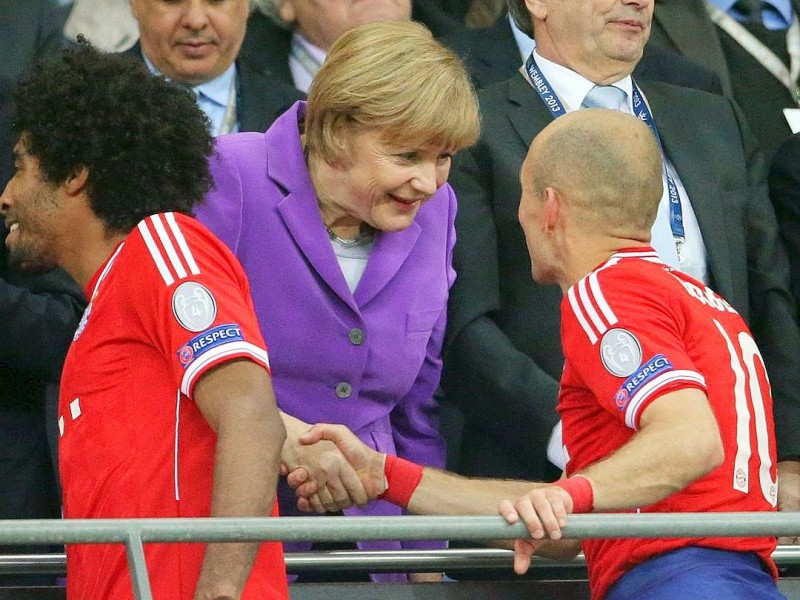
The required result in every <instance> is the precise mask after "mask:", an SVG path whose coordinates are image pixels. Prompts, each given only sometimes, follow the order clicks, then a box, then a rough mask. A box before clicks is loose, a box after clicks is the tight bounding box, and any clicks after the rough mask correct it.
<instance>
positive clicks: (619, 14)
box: [442, 0, 800, 498]
mask: <svg viewBox="0 0 800 600" xmlns="http://www.w3.org/2000/svg"><path fill="white" fill-rule="evenodd" d="M528 4H529V5H530V6H531V10H532V13H528V11H527V9H526V7H525V2H524V1H523V0H512V1H511V2H510V6H511V7H512V9H514V11H513V14H514V15H515V18H516V19H517V22H518V23H520V24H521V25H522V26H521V29H523V30H526V29H527V30H530V27H528V26H527V24H530V23H531V19H532V23H533V29H534V30H535V38H536V40H537V57H536V60H537V61H539V73H540V74H544V75H545V77H546V79H547V80H548V81H549V83H546V82H545V84H544V89H541V88H540V90H539V91H540V92H541V93H542V94H543V97H541V98H540V96H539V93H537V90H536V89H535V88H534V86H532V84H531V83H530V82H529V81H528V80H527V79H526V78H525V77H523V76H522V75H521V74H517V75H516V76H514V77H512V78H511V79H509V80H507V81H506V82H503V83H501V84H498V85H496V86H492V87H490V88H488V89H486V90H484V91H483V92H482V94H481V108H482V114H483V133H482V136H481V139H480V140H479V142H478V144H477V145H476V146H475V147H474V148H472V149H471V150H469V151H467V152H466V153H464V154H462V155H460V156H459V157H457V158H458V160H457V164H456V165H455V167H454V170H453V173H452V175H451V183H452V184H453V187H454V188H455V190H456V194H457V196H458V199H459V213H458V217H457V221H456V228H457V232H458V242H457V244H456V248H455V256H454V264H455V266H456V269H457V272H458V278H457V280H456V283H455V286H454V287H453V290H452V293H451V301H450V312H449V324H448V336H447V341H446V346H445V355H444V374H443V381H442V385H443V387H444V391H445V394H446V395H447V397H448V399H449V400H451V401H453V402H454V403H455V404H456V405H457V406H459V407H460V408H461V409H462V410H463V411H464V413H465V414H466V418H467V431H466V434H465V438H464V440H463V442H462V449H463V452H464V455H463V456H462V459H463V462H462V465H461V470H462V471H463V472H465V473H467V474H469V475H491V476H495V477H514V478H530V479H543V478H547V477H548V476H549V477H554V476H555V475H556V469H555V468H553V467H552V466H551V464H550V462H548V459H547V448H548V443H549V442H550V441H551V439H552V441H553V443H552V444H551V445H550V446H551V447H550V449H551V451H552V452H551V455H552V457H553V459H554V460H555V462H559V461H558V458H559V457H558V456H557V455H558V450H559V449H560V444H559V443H558V441H557V440H558V436H557V435H555V432H554V427H555V425H556V423H557V416H556V412H555V405H556V396H557V393H558V379H559V377H560V374H561V370H562V366H563V356H562V351H561V346H560V341H559V310H560V304H561V301H562V296H561V293H560V290H559V289H558V288H556V287H549V286H541V285H537V284H535V283H534V282H533V281H531V276H530V270H531V265H530V260H529V258H528V254H527V251H526V248H525V241H524V237H523V232H522V230H521V228H520V227H519V224H518V222H517V209H518V202H519V197H520V188H519V170H520V166H521V163H522V160H523V158H524V156H525V153H526V151H527V148H528V146H529V144H530V142H531V140H532V139H533V138H534V136H535V135H536V134H537V133H538V132H539V131H540V130H541V129H542V128H543V127H544V126H546V125H547V123H549V122H550V121H551V120H552V118H553V113H552V112H551V108H549V106H552V104H553V102H555V103H558V104H560V105H562V106H563V108H565V109H566V110H574V109H577V108H579V107H581V106H582V103H583V102H586V103H587V104H588V102H587V101H588V100H589V98H588V96H590V95H591V94H587V92H590V91H591V90H593V88H594V87H597V86H596V85H595V84H601V85H602V86H606V85H613V84H616V85H617V86H619V88H620V89H622V90H623V91H625V92H626V93H625V98H624V99H620V100H618V102H617V106H616V108H617V109H621V110H626V112H631V113H634V114H637V116H640V117H643V116H644V115H643V113H642V110H643V107H644V106H647V107H649V110H648V111H647V112H648V113H649V114H650V121H651V123H652V124H653V126H654V127H655V126H656V124H657V130H658V133H659V135H660V138H661V142H662V144H663V150H664V154H665V155H666V158H667V160H666V168H667V169H669V172H670V175H671V179H672V180H673V181H672V183H670V184H669V185H667V186H665V189H666V190H670V191H672V190H674V192H675V194H677V195H678V197H679V198H680V204H679V206H680V207H681V210H682V212H681V213H680V218H676V215H675V214H674V213H671V211H670V205H671V204H672V203H669V202H666V201H665V200H664V199H662V208H661V216H660V217H659V218H661V221H662V225H661V226H659V225H658V219H657V221H656V227H655V228H654V242H655V239H656V238H660V240H661V242H660V245H659V244H654V245H656V247H657V248H658V249H659V254H663V255H664V256H667V257H668V258H665V260H667V262H670V263H671V264H673V265H674V266H676V267H677V268H680V269H681V270H684V271H687V272H689V273H691V274H693V275H695V276H696V277H698V278H700V279H703V280H705V281H707V282H708V283H711V284H713V286H714V288H715V289H717V290H718V291H719V292H720V293H721V294H722V295H723V296H724V297H725V298H726V299H727V300H728V301H729V302H730V303H731V304H732V305H733V306H734V307H735V308H736V309H737V310H738V311H739V312H740V313H741V314H742V315H743V316H744V317H745V318H746V319H748V321H749V323H750V325H751V327H752V329H753V331H754V333H755V336H756V340H757V341H758V343H759V346H760V347H761V349H762V353H763V356H764V359H765V361H766V364H767V367H768V369H769V372H770V374H771V380H772V382H773V384H774V394H775V399H776V404H777V406H778V408H777V409H776V422H777V424H778V435H779V453H781V455H782V456H783V457H784V458H788V457H794V456H798V455H800V436H798V434H797V432H798V431H800V429H798V425H800V420H799V419H798V415H800V411H799V410H798V408H797V407H798V406H800V398H799V397H798V393H800V381H799V380H798V369H797V367H796V364H797V360H798V357H800V333H798V328H797V326H796V324H795V321H794V307H793V304H792V299H791V296H790V294H789V291H788V281H789V271H788V263H787V260H786V255H785V252H784V250H783V248H782V247H781V245H780V243H779V240H778V227H777V223H776V220H775V215H774V213H773V211H772V207H771V206H770V204H769V201H768V198H767V195H766V189H765V186H764V168H763V161H762V160H761V158H760V155H759V154H758V152H757V151H756V150H755V146H754V143H753V140H752V139H751V137H750V135H749V134H748V133H747V129H746V128H743V127H742V126H741V119H740V117H739V114H738V112H737V109H736V108H735V106H733V105H732V104H731V102H730V101H729V100H728V99H726V98H725V97H723V96H720V95H715V94H708V93H705V92H701V91H697V90H692V89H687V88H679V87H673V86H671V85H668V84H663V83H642V84H641V87H640V88H639V91H638V92H636V91H635V90H634V88H633V86H634V84H633V83H632V82H631V79H630V77H629V76H630V74H631V72H632V71H633V69H634V67H635V66H636V64H637V63H638V61H639V59H640V58H641V53H642V49H643V47H644V44H645V42H646V40H647V35H648V33H649V29H650V20H651V16H652V10H653V4H652V0H626V1H622V0H619V1H618V2H613V3H611V2H607V1H605V2H600V1H599V0H592V1H587V2H584V3H582V6H581V8H580V9H573V10H571V11H570V10H567V9H566V8H565V6H566V4H567V3H564V2H561V1H559V0H536V1H534V2H529V3H528ZM539 83H540V84H541V83H542V82H541V81H540V82H539ZM553 90H554V91H555V94H553V93H552V91H553ZM545 92H550V93H549V94H545ZM631 94H633V97H631ZM637 94H638V95H637ZM582 98H583V100H582ZM543 99H547V100H548V101H549V104H548V105H546V104H545V102H543ZM564 160H565V161H568V160H570V157H564ZM665 179H666V178H665ZM676 221H680V222H682V223H683V224H684V225H685V226H686V227H685V231H679V230H678V229H677V226H676ZM692 221H693V224H692ZM657 228H660V229H658V230H657ZM664 228H666V229H664ZM631 285H636V282H631ZM551 436H552V437H551ZM562 458H563V457H562ZM792 464H794V463H792ZM793 492H795V493H796V492H797V490H792V489H791V486H781V493H782V494H784V496H782V498H786V497H787V495H788V494H790V493H793Z"/></svg>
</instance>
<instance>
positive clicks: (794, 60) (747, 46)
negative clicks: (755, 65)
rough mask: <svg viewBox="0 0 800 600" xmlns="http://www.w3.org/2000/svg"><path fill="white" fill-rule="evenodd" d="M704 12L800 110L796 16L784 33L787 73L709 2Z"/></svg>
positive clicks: (799, 43) (777, 60)
mask: <svg viewBox="0 0 800 600" xmlns="http://www.w3.org/2000/svg"><path fill="white" fill-rule="evenodd" d="M706 10H707V11H708V14H709V16H710V17H711V20H712V21H713V22H714V23H716V24H717V25H718V26H719V27H720V29H722V30H723V31H725V32H726V33H727V34H728V35H730V36H731V37H732V38H733V39H734V40H735V41H736V43H738V44H739V45H740V46H741V47H742V48H743V49H744V50H745V51H747V52H748V53H749V54H750V56H752V57H753V58H755V59H756V60H757V61H758V62H759V63H760V64H761V66H762V67H764V68H765V69H766V70H767V71H769V72H770V74H771V75H773V76H774V77H775V78H776V79H777V80H778V81H780V82H781V83H782V84H783V86H784V87H785V88H786V89H787V90H789V93H790V94H791V95H792V99H793V100H794V101H795V103H796V104H797V105H798V106H800V86H798V85H797V78H798V76H800V23H798V20H797V15H793V17H792V25H791V27H789V29H788V31H787V32H786V48H787V50H788V51H789V61H790V65H789V68H788V69H787V68H786V65H785V64H783V61H782V60H781V59H780V58H778V57H777V56H776V55H775V53H774V52H773V51H772V50H770V49H769V48H767V47H766V46H765V45H764V44H763V43H762V42H761V40H759V39H758V38H757V37H756V36H754V35H753V34H752V33H750V32H749V31H748V30H747V29H745V27H744V26H742V24H741V23H739V22H738V21H737V20H736V19H734V18H733V17H731V16H730V15H729V14H727V13H726V12H724V11H722V10H720V9H719V8H717V7H716V6H714V5H713V4H711V3H710V2H706Z"/></svg>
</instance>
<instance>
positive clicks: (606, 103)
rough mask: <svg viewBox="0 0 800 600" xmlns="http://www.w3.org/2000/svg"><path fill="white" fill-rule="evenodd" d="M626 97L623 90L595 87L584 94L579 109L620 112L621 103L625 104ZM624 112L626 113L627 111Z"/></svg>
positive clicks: (607, 86) (610, 87) (611, 87)
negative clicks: (607, 109)
mask: <svg viewBox="0 0 800 600" xmlns="http://www.w3.org/2000/svg"><path fill="white" fill-rule="evenodd" d="M627 97H628V94H626V93H625V90H621V89H619V88H618V87H614V86H613V85H596V86H594V87H593V88H592V89H591V90H589V93H588V94H586V98H584V99H583V104H581V108H610V109H611V110H620V107H621V106H622V103H623V102H625V100H626V99H627ZM625 112H627V110H626V111H625Z"/></svg>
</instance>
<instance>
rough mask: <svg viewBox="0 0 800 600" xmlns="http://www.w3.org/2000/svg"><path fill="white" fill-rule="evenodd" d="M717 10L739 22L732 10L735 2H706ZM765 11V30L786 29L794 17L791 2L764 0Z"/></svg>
mask: <svg viewBox="0 0 800 600" xmlns="http://www.w3.org/2000/svg"><path fill="white" fill-rule="evenodd" d="M708 1H709V2H711V4H713V5H714V6H716V7H717V8H719V9H720V10H723V11H725V12H726V13H728V14H730V15H731V16H732V17H733V18H735V19H737V20H740V19H741V15H740V14H739V13H738V12H737V11H736V10H734V9H733V5H734V4H736V1H737V0H708ZM764 8H765V10H764V11H763V13H762V18H763V20H764V26H765V27H766V28H767V29H772V30H775V29H788V28H789V26H790V25H791V24H792V18H793V16H794V9H793V8H792V0H765V2H764Z"/></svg>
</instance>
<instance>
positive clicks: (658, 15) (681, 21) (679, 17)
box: [649, 0, 800, 157]
mask: <svg viewBox="0 0 800 600" xmlns="http://www.w3.org/2000/svg"><path fill="white" fill-rule="evenodd" d="M792 5H793V6H794V10H795V12H796V13H800V0H792ZM721 35H724V34H723V33H722V32H721V31H720V29H719V27H717V26H716V25H715V24H714V23H713V21H711V18H710V17H709V16H708V13H707V12H706V8H705V2H704V0H656V4H655V12H654V16H653V28H652V31H651V33H650V42H649V44H650V45H651V46H661V47H663V48H669V49H671V50H675V51H677V52H680V53H681V54H682V55H684V56H685V57H686V58H688V59H690V60H692V61H693V62H696V63H697V64H699V65H701V66H703V67H705V68H706V69H708V70H710V71H713V72H714V73H716V74H717V75H718V76H719V78H720V80H721V81H722V87H723V89H724V92H725V93H726V94H728V95H729V96H731V97H733V85H732V81H733V79H734V77H736V74H735V73H732V72H731V70H730V68H729V66H728V61H727V59H726V57H725V52H724V49H723V46H722V43H721V41H720V36H721ZM787 97H788V92H787ZM787 101H788V104H787V106H793V104H792V103H791V99H790V98H788V100H787ZM746 116H747V118H748V120H749V121H751V122H752V123H751V124H752V127H754V128H756V126H757V122H756V120H755V118H754V117H753V116H751V115H749V114H748V115H746ZM775 119H781V120H783V115H780V114H778V115H775ZM783 124H784V125H785V127H784V128H783V129H778V130H777V134H773V135H780V132H781V131H784V129H785V132H784V134H783V135H785V136H788V135H789V134H790V133H791V131H790V129H789V127H788V125H786V124H785V123H783ZM770 129H772V128H770ZM756 137H758V138H759V140H760V141H761V144H762V147H763V148H764V150H765V152H766V155H767V156H770V157H771V156H772V153H773V152H774V149H775V147H776V146H777V145H778V144H779V143H780V141H777V142H771V143H768V142H767V140H766V139H765V138H764V135H763V133H759V131H757V130H756ZM781 139H782V137H781Z"/></svg>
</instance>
